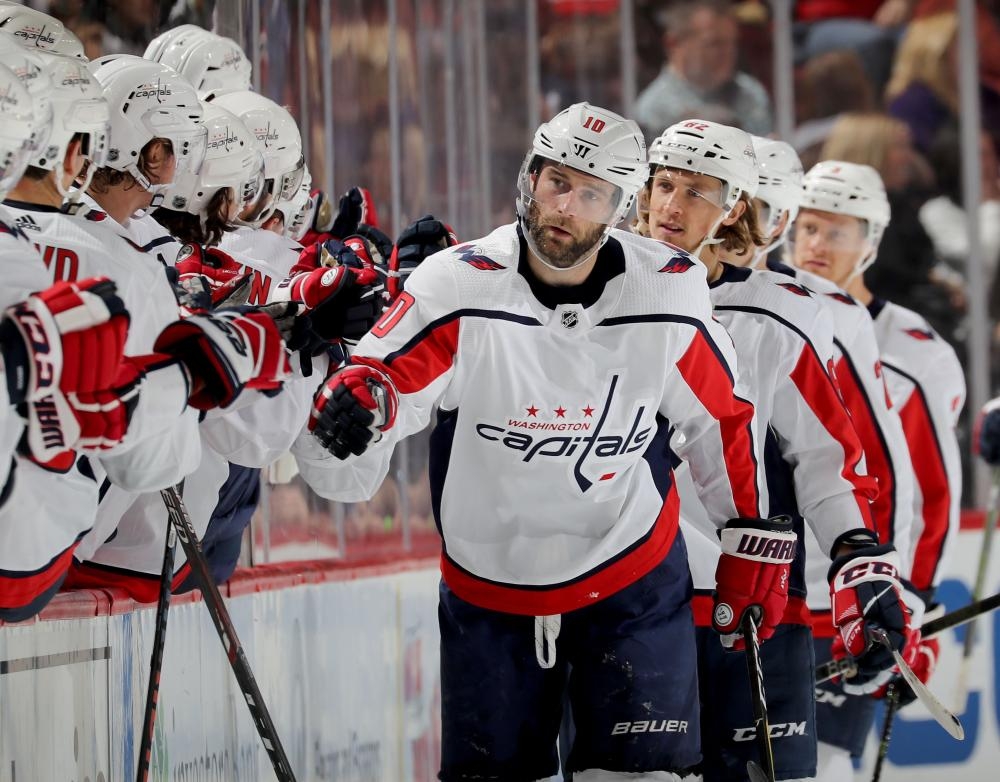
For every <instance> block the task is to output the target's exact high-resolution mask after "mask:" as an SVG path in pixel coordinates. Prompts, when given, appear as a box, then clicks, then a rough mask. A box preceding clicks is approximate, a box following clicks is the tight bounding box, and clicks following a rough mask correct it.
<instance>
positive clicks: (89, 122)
mask: <svg viewBox="0 0 1000 782" xmlns="http://www.w3.org/2000/svg"><path fill="white" fill-rule="evenodd" d="M37 58H38V59H39V60H40V61H41V62H42V63H43V65H44V70H45V73H46V75H47V76H48V80H49V83H50V88H49V98H50V100H51V106H52V122H51V133H50V134H49V137H48V142H47V144H46V145H45V148H44V149H43V150H42V151H41V152H40V153H39V154H37V155H36V156H35V157H34V158H33V159H32V161H31V165H33V166H36V167H38V168H42V169H45V170H46V171H55V170H58V168H59V167H60V166H61V165H62V162H63V159H64V158H65V157H66V150H67V149H68V148H69V144H70V142H71V141H72V140H73V137H74V136H75V135H76V134H78V133H79V134H82V136H83V143H82V147H81V149H82V152H83V154H84V156H85V157H86V158H87V159H88V160H89V161H90V162H91V164H92V165H90V166H88V167H87V175H86V176H87V183H86V184H85V185H84V186H83V187H82V188H81V192H82V191H83V190H86V187H87V185H89V183H90V177H91V176H93V172H94V170H95V169H97V168H100V167H101V166H103V165H104V162H105V159H106V156H107V149H108V135H109V130H108V128H109V122H110V113H109V109H108V103H107V101H106V100H105V99H104V92H103V90H101V85H100V84H98V82H97V80H96V79H95V78H94V77H93V76H91V74H90V71H89V70H88V69H87V64H86V63H85V62H84V61H83V60H78V59H75V58H72V57H65V56H62V55H58V54H44V53H39V54H38V55H37ZM66 195H67V194H66V193H63V196H66Z"/></svg>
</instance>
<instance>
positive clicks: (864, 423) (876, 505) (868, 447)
mask: <svg viewBox="0 0 1000 782" xmlns="http://www.w3.org/2000/svg"><path fill="white" fill-rule="evenodd" d="M841 353H842V355H841V358H840V360H839V361H838V362H837V366H836V373H837V385H838V386H839V387H840V392H841V394H842V395H843V399H844V405H845V407H846V408H847V410H848V412H849V413H850V415H851V422H852V423H853V424H854V431H855V432H857V434H858V439H860V440H861V447H862V448H864V451H865V462H866V464H867V467H868V474H869V475H871V476H873V477H874V478H875V479H876V480H877V481H878V496H877V497H876V498H875V499H874V501H873V502H872V515H873V516H874V521H875V531H876V532H877V533H878V537H879V541H881V542H882V543H888V542H891V541H892V539H893V536H894V535H895V518H896V474H895V470H894V467H893V464H892V458H891V457H890V455H889V446H888V445H887V444H886V441H885V435H884V434H883V433H882V429H881V427H880V426H879V425H878V421H877V420H876V418H875V411H874V410H873V408H872V404H871V400H870V399H869V398H868V395H867V394H866V393H865V390H864V386H863V385H862V384H861V378H860V377H858V373H857V370H856V369H855V368H854V365H853V364H852V363H851V361H850V359H849V358H848V356H847V353H846V352H844V351H843V348H842V347H841Z"/></svg>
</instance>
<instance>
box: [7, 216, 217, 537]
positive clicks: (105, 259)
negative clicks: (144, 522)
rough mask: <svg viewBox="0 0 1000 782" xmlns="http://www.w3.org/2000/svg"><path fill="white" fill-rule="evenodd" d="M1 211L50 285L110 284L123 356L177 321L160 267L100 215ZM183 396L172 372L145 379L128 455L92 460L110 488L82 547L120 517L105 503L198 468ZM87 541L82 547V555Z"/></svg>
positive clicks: (181, 377) (192, 422)
mask: <svg viewBox="0 0 1000 782" xmlns="http://www.w3.org/2000/svg"><path fill="white" fill-rule="evenodd" d="M6 205H7V208H8V209H9V210H10V212H11V213H13V214H15V215H16V219H17V223H18V225H19V226H20V227H22V229H25V233H26V234H27V235H28V238H29V239H30V240H31V241H32V242H33V243H34V244H35V246H36V247H37V248H38V250H39V252H40V254H41V255H42V259H43V261H44V262H45V264H46V266H47V267H48V269H49V272H50V274H51V275H52V278H53V279H68V280H73V279H79V278H83V277H93V276H99V275H104V276H107V277H110V278H111V279H112V280H114V282H115V284H116V285H117V288H118V295H119V296H121V298H122V300H123V301H124V302H125V306H126V307H127V308H128V310H129V313H130V315H131V320H130V323H129V336H128V339H127V341H126V345H125V352H126V353H127V354H130V355H144V354H148V353H151V352H152V348H153V342H154V341H155V339H156V337H157V336H158V335H159V333H160V332H161V331H162V330H163V328H164V327H165V326H166V325H167V324H168V323H171V322H173V321H175V320H176V319H177V316H178V311H177V303H176V298H175V297H174V293H173V289H172V288H171V286H170V283H169V282H168V280H167V278H166V275H165V274H164V270H163V267H162V266H161V265H160V263H159V262H157V261H156V260H154V259H152V258H150V257H149V256H147V255H146V254H144V253H142V252H140V251H139V250H138V249H136V247H135V245H134V244H133V243H132V242H131V241H130V240H129V239H128V238H127V237H125V236H124V235H123V231H122V229H121V226H119V225H118V224H117V223H115V222H114V221H113V220H111V219H110V218H109V217H107V215H106V214H104V213H103V212H99V211H96V210H91V211H87V212H82V213H78V214H76V215H66V214H63V213H62V212H60V211H59V210H58V209H57V208H54V207H47V206H39V205H34V204H25V203H20V202H14V201H10V200H8V201H7V202H6ZM188 394H189V390H188V387H187V379H186V375H185V373H184V371H183V369H182V368H181V367H180V366H178V365H176V364H170V365H168V366H166V367H164V368H162V369H157V370H155V371H153V372H150V373H149V374H147V377H146V379H145V381H144V384H143V390H142V393H140V396H139V403H138V405H137V407H136V409H135V411H134V413H133V415H132V419H131V421H130V424H129V435H128V441H127V447H123V448H122V450H121V451H120V452H119V451H116V452H115V453H114V454H113V455H109V456H107V457H102V458H101V459H100V460H99V466H98V462H97V461H96V460H92V461H93V463H94V465H95V467H94V472H95V475H96V479H97V482H98V484H99V485H100V484H103V483H104V481H105V477H106V478H107V481H108V487H109V488H107V489H104V490H103V491H102V498H101V506H100V507H99V509H98V513H97V521H96V523H95V524H94V526H93V528H92V529H91V530H90V531H89V532H88V533H87V539H89V540H91V541H98V542H101V541H103V540H105V539H106V538H107V537H109V536H110V535H111V534H112V533H113V531H114V529H115V527H116V525H117V523H118V519H119V517H120V516H116V515H115V513H114V510H113V508H114V507H117V505H116V503H112V502H105V501H106V500H109V499H110V497H109V495H114V494H116V493H118V492H121V493H123V494H125V495H128V496H133V497H134V496H135V494H136V493H138V492H140V491H149V490H154V489H159V488H162V487H164V486H169V485H172V484H174V483H176V482H178V481H179V480H180V479H181V478H183V477H184V476H185V475H186V474H188V473H189V472H191V470H193V469H194V468H195V467H196V466H197V464H198V460H199V458H200V444H199V440H198V438H197V436H196V433H197V425H198V415H197V411H196V410H194V409H189V408H187V398H188ZM99 467H100V468H103V470H102V469H99ZM105 473H106V476H105ZM66 507H67V508H70V507H72V506H71V505H67V506H66ZM87 539H84V540H82V541H81V544H80V545H81V550H83V549H84V548H85V547H87V545H88V540H87ZM90 545H92V544H90Z"/></svg>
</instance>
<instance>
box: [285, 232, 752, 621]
mask: <svg viewBox="0 0 1000 782" xmlns="http://www.w3.org/2000/svg"><path fill="white" fill-rule="evenodd" d="M524 252H525V250H524V247H523V243H522V242H521V240H520V239H519V234H518V232H517V229H516V227H515V226H514V225H507V226H504V227H501V228H499V229H497V230H496V231H494V232H493V233H491V234H490V235H488V236H486V237H485V238H483V239H480V240H478V241H476V242H474V243H467V244H462V245H459V246H457V247H453V248H450V249H448V250H445V251H443V252H440V253H437V254H436V255H433V256H431V257H430V258H429V259H427V260H426V261H424V263H422V264H421V265H420V267H419V268H418V269H417V270H416V271H414V272H413V274H412V275H411V276H410V278H409V280H408V281H407V288H406V291H405V292H404V293H403V294H402V295H401V296H400V298H399V299H397V301H396V303H395V304H394V305H393V306H392V307H391V308H390V309H389V310H388V311H387V312H386V313H385V314H384V315H383V317H382V319H381V320H380V321H379V323H378V324H377V325H376V326H375V328H373V329H372V331H371V332H370V333H369V334H368V335H367V336H366V337H364V338H363V339H362V340H361V342H360V343H359V345H358V347H357V349H356V351H355V352H354V357H353V360H354V361H355V362H362V363H365V364H370V365H372V366H374V367H377V368H378V369H380V370H381V371H383V372H385V373H386V374H387V375H389V377H391V378H392V380H393V382H394V384H395V386H396V388H397V389H398V390H399V393H400V397H399V413H398V417H397V420H396V424H395V426H394V427H393V428H391V429H390V430H389V431H388V432H387V433H386V435H385V436H384V437H383V438H382V440H381V441H379V442H378V443H376V444H374V445H372V446H371V447H370V448H369V449H368V451H367V452H366V453H365V454H363V455H362V456H361V457H351V458H350V459H348V460H347V461H346V462H344V463H341V464H342V465H343V467H341V468H338V467H336V465H337V464H338V462H337V460H336V459H334V458H333V457H330V456H327V457H326V458H325V460H324V457H323V455H322V454H321V452H322V449H321V448H320V447H319V445H318V443H317V442H316V441H315V440H312V445H311V448H312V451H313V457H312V458H309V457H308V456H307V454H306V450H307V447H306V446H305V445H304V444H300V445H302V448H301V450H300V451H299V453H298V457H299V459H298V461H299V466H300V470H301V471H302V475H303V477H304V478H305V479H306V480H307V481H309V482H310V483H311V484H312V486H313V488H314V489H316V490H317V491H318V492H319V493H320V494H324V495H325V496H330V497H334V498H343V499H348V498H356V497H357V496H358V494H359V491H364V492H366V493H368V494H369V495H370V493H372V492H374V490H375V488H376V487H377V486H378V485H379V483H381V479H382V477H383V476H384V475H385V474H386V471H387V469H388V463H389V458H390V456H391V453H392V450H393V447H394V446H395V444H396V443H397V442H398V441H399V440H400V439H401V438H403V437H405V436H407V435H409V434H413V433H415V432H418V431H420V430H422V429H423V428H425V427H426V426H427V424H428V423H429V421H430V418H431V415H432V413H433V411H434V409H435V407H436V406H439V412H438V415H437V426H436V428H435V429H434V432H433V434H432V439H431V453H430V467H429V471H430V480H431V493H432V501H433V508H434V513H435V518H436V520H437V523H438V526H439V528H440V530H441V534H442V537H443V556H442V572H443V576H444V579H445V581H446V582H447V583H448V585H449V586H450V587H451V589H453V590H454V591H455V593H456V594H458V595H459V596H460V597H462V598H463V599H465V600H467V601H469V602H471V603H474V604H477V605H480V606H483V607H486V608H490V609H494V610H499V611H505V612H511V613H518V614H528V615H536V616H538V615H548V614H560V613H564V612H567V611H570V610H572V609H575V608H579V607H582V606H585V605H589V604H592V603H593V602H595V601H597V600H600V599H602V598H604V597H607V596H609V595H611V594H613V593H614V592H616V591H618V590H620V589H622V588H624V587H626V586H627V585H629V584H631V583H633V582H635V581H636V580H637V579H639V578H641V577H642V576H643V575H644V574H645V573H647V572H649V571H650V570H651V569H652V568H653V567H655V565H656V564H658V563H659V562H660V561H661V560H662V559H663V557H664V556H665V555H666V553H667V551H668V550H669V548H670V546H671V545H672V544H673V542H674V539H675V536H676V533H677V528H678V505H679V502H678V497H677V491H676V487H675V486H674V482H673V476H672V469H671V464H670V455H671V454H670V449H669V447H668V440H669V438H670V433H671V431H672V430H676V434H675V436H674V446H675V447H674V450H675V451H676V453H677V455H678V456H680V457H681V458H682V459H685V460H687V461H688V462H689V464H690V469H691V474H692V476H693V478H694V481H695V484H696V485H697V486H698V488H699V492H700V497H701V500H702V503H703V504H704V506H705V508H706V510H707V512H708V515H709V518H711V519H712V521H713V522H714V523H715V524H716V525H718V526H720V527H721V526H722V525H724V524H725V522H726V521H727V520H729V519H730V518H733V517H736V516H751V517H756V516H758V515H759V513H760V508H761V506H762V504H763V507H766V506H767V504H766V503H767V501H766V496H765V495H766V488H765V486H764V483H763V475H762V471H761V464H762V460H761V459H760V458H759V451H758V447H757V442H756V437H755V429H754V422H753V417H754V413H753V406H752V404H751V403H750V402H749V401H747V397H746V395H745V393H744V390H743V389H742V387H741V386H740V385H739V383H738V382H737V381H735V380H734V366H735V357H734V354H733V348H732V343H731V342H730V340H729V337H728V335H727V334H726V333H725V331H724V330H723V329H722V327H721V326H720V325H719V324H718V323H716V322H715V321H714V320H713V319H712V312H711V303H710V301H709V298H708V288H707V286H706V283H705V268H704V266H702V265H701V264H698V263H695V262H693V261H691V260H690V259H689V258H687V257H686V256H682V255H677V254H675V253H674V252H673V251H672V250H670V249H669V248H667V247H666V245H663V244H661V243H659V242H654V241H652V240H649V239H644V238H641V237H637V236H634V235H632V234H629V233H624V232H622V231H617V230H616V231H612V233H611V238H610V239H609V240H608V242H607V244H606V245H605V246H604V247H603V248H602V250H601V251H600V255H599V257H598V265H599V268H601V269H602V273H608V272H611V273H612V274H613V276H610V275H609V278H608V279H607V280H606V281H605V282H604V284H603V287H602V288H601V289H599V291H594V292H593V296H594V298H593V300H592V301H591V302H589V306H584V303H553V306H552V307H548V306H546V305H545V304H543V303H542V301H541V300H540V299H539V295H542V298H545V296H544V294H545V291H546V290H547V291H552V290H558V289H551V288H548V289H545V290H542V289H544V288H545V286H540V285H539V284H538V283H532V282H530V281H529V279H528V277H527V276H525V275H524V274H522V273H521V272H520V270H519V263H523V261H522V260H521V259H523V257H524V256H523V254H524ZM597 273H598V272H596V271H595V272H594V274H597ZM594 274H592V275H591V276H592V278H593V277H594ZM533 284H534V285H535V286H536V288H535V289H534V290H533V288H532V285H533ZM540 291H541V293H540ZM565 300H566V299H565V298H564V299H563V301H565ZM331 462H332V463H333V465H334V466H333V468H332V469H331V465H330V463H331Z"/></svg>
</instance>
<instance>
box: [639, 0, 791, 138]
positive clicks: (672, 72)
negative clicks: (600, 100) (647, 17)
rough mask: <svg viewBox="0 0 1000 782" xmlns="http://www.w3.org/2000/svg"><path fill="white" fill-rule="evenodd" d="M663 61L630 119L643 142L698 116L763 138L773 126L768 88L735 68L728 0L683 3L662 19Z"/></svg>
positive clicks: (732, 20) (734, 35) (669, 8)
mask: <svg viewBox="0 0 1000 782" xmlns="http://www.w3.org/2000/svg"><path fill="white" fill-rule="evenodd" d="M662 18H663V20H664V22H665V26H666V30H665V32H664V34H663V49H664V52H665V54H666V62H665V63H664V66H663V69H662V70H661V71H660V75H659V76H657V77H656V78H655V79H654V80H653V81H652V83H651V84H650V85H649V86H648V87H646V89H644V90H643V91H642V93H641V94H640V95H639V97H638V98H637V100H636V104H635V111H634V116H635V119H636V121H637V122H638V123H639V124H640V125H641V126H642V128H643V131H644V132H645V134H646V137H647V138H650V139H651V138H653V137H654V136H656V135H658V134H659V133H660V132H661V131H662V130H663V128H666V127H669V126H670V125H673V124H674V123H676V122H679V121H680V120H682V119H684V118H685V117H702V118H703V119H711V120H715V121H717V122H722V123H724V124H727V125H736V126H738V127H741V128H743V129H744V130H746V131H748V132H749V133H754V134H756V135H759V136H766V135H767V134H768V133H770V132H771V130H772V127H773V122H772V112H771V101H770V98H769V97H768V95H767V92H766V90H765V89H764V87H763V86H762V85H761V83H760V82H758V81H757V80H756V79H754V78H753V77H751V76H748V75H747V74H745V73H741V72H739V71H738V70H737V68H736V58H737V54H738V52H737V37H738V34H739V30H738V27H737V21H736V17H735V16H734V15H733V9H732V6H731V4H730V3H729V2H726V1H725V0H682V1H681V2H678V3H670V4H669V5H668V6H667V8H666V10H665V11H664V12H663V16H662Z"/></svg>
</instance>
